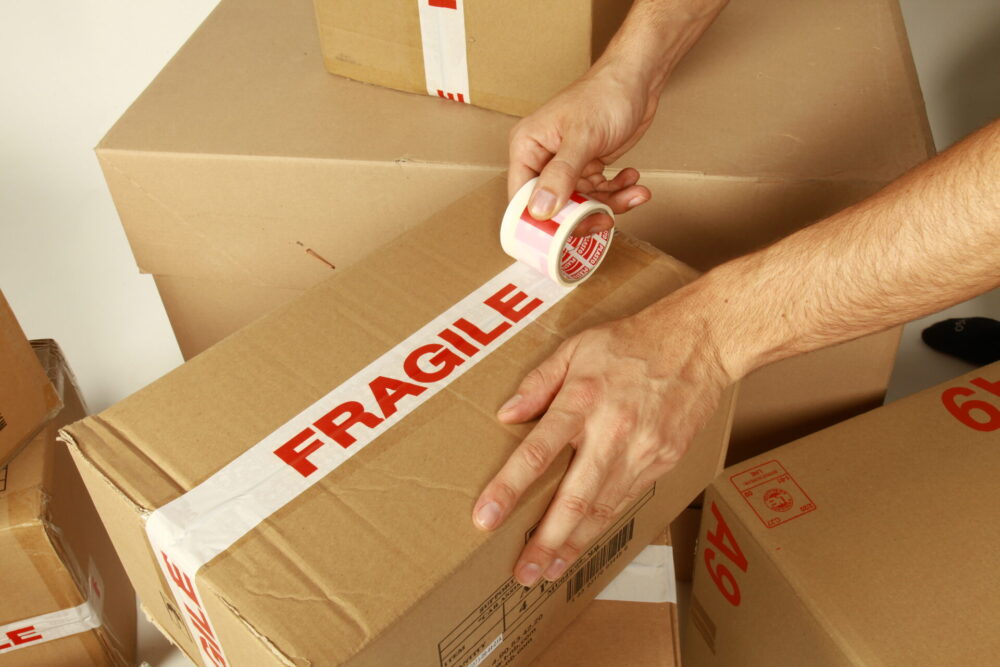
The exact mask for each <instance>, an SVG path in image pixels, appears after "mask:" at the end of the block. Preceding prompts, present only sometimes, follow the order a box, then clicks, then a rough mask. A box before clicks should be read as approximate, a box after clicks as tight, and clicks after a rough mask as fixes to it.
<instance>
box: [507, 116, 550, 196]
mask: <svg viewBox="0 0 1000 667" xmlns="http://www.w3.org/2000/svg"><path fill="white" fill-rule="evenodd" d="M528 132H529V131H528V130H526V129H522V126H520V125H518V126H517V127H515V128H514V131H513V132H512V133H511V140H510V147H509V149H508V156H509V164H508V168H507V198H508V199H511V198H512V197H513V196H514V193H516V192H517V191H518V190H520V189H521V186H522V185H524V184H525V183H527V182H528V181H530V180H531V179H533V178H534V177H535V176H538V174H539V173H541V171H542V168H543V167H544V166H545V164H546V163H547V162H548V161H549V159H550V158H552V153H551V152H550V151H549V150H548V149H547V148H545V147H544V146H542V145H541V144H540V143H538V141H537V140H535V139H534V138H532V136H531V135H530V134H529V133H528Z"/></svg>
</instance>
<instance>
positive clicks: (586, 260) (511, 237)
mask: <svg viewBox="0 0 1000 667" xmlns="http://www.w3.org/2000/svg"><path fill="white" fill-rule="evenodd" d="M536 181H538V179H537V178H533V179H531V180H530V181H528V182H527V183H525V184H524V185H523V186H521V189H520V190H518V191H517V194H515V195H514V197H513V199H511V200H510V203H509V204H508V205H507V211H506V212H505V213H504V214H503V222H502V223H501V224H500V245H501V246H503V250H504V252H505V253H507V254H508V255H510V256H511V257H513V258H514V259H516V260H519V261H522V262H524V263H525V264H528V265H529V266H531V267H533V268H535V269H536V270H538V271H540V272H541V273H543V274H545V275H547V276H548V277H549V278H551V279H552V280H554V281H555V282H557V283H559V284H560V285H563V286H564V287H570V286H572V285H576V284H578V283H581V282H583V281H584V280H586V279H587V278H589V277H590V276H591V275H592V274H593V273H594V271H596V270H597V267H598V266H600V265H601V262H602V261H604V256H605V255H607V254H608V247H609V246H610V245H611V238H612V236H613V230H607V231H603V232H600V233H598V234H591V235H590V236H572V233H573V230H574V229H576V227H577V225H579V224H580V223H581V222H582V221H583V220H584V219H585V218H588V217H590V216H592V215H595V214H597V213H605V214H607V215H609V216H611V219H612V220H614V217H615V215H614V213H613V212H612V211H611V208H610V207H609V206H608V205H607V204H604V203H602V202H599V201H597V200H596V199H591V198H590V197H588V196H586V195H584V194H580V193H579V192H574V193H573V194H572V196H571V197H570V200H569V202H567V203H566V206H564V207H563V208H562V209H561V210H560V211H559V212H558V213H556V214H555V215H554V216H552V218H551V219H550V220H536V219H535V218H533V217H531V214H530V213H529V212H528V198H529V197H531V193H532V191H533V190H534V188H535V182H536Z"/></svg>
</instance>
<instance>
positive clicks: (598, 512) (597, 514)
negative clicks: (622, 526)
mask: <svg viewBox="0 0 1000 667" xmlns="http://www.w3.org/2000/svg"><path fill="white" fill-rule="evenodd" d="M615 509H616V508H614V507H612V506H611V505H609V504H607V503H594V504H593V505H592V506H591V508H590V517H591V518H592V519H593V520H595V521H597V522H598V523H601V524H603V523H607V522H610V521H611V519H613V518H614V517H615Z"/></svg>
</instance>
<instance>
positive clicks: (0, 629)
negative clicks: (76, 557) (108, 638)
mask: <svg viewBox="0 0 1000 667" xmlns="http://www.w3.org/2000/svg"><path fill="white" fill-rule="evenodd" d="M103 610H104V583H103V582H102V581H101V577H100V575H99V574H98V573H97V568H95V567H94V564H93V563H91V564H90V572H89V576H88V580H87V601H86V602H84V603H83V604H78V605H77V606H75V607H70V608H69V609H60V610H59V611H53V612H49V613H48V614H41V615H39V616H35V617H33V618H26V619H24V620H21V621H14V622H13V623H7V624H6V625H0V657H2V656H3V655H4V654H5V653H12V652H13V651H17V650H19V649H22V648H31V647H32V646H38V645H39V644H44V643H45V642H51V641H55V640H56V639H62V638H63V637H69V636H71V635H76V634H79V633H81V632H87V631H89V630H93V629H94V628H99V627H101V619H102V612H103Z"/></svg>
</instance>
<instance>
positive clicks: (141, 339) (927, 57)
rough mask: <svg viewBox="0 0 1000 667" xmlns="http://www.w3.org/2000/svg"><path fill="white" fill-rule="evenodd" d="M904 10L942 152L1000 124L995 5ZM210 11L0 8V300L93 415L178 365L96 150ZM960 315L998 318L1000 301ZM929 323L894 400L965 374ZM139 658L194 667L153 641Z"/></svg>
mask: <svg viewBox="0 0 1000 667" xmlns="http://www.w3.org/2000/svg"><path fill="white" fill-rule="evenodd" d="M736 1H738V0H736ZM902 4H903V10H904V15H905V18H906V21H907V27H908V30H909V33H910V39H911V43H912V47H913V51H914V58H915V61H916V64H917V69H918V72H919V75H920V81H921V85H922V87H923V91H924V96H925V99H926V102H927V108H928V113H929V116H930V120H931V125H932V127H933V131H934V136H935V140H936V142H937V145H938V148H939V149H941V148H944V147H946V146H948V145H949V144H950V143H952V142H953V141H954V140H955V139H957V138H960V137H961V136H963V135H964V134H966V133H968V132H970V131H971V130H973V129H975V128H976V127H978V126H980V125H982V124H983V123H985V122H986V121H988V120H989V119H990V118H992V117H995V116H997V115H1000V79H998V76H997V72H1000V2H997V1H996V0H954V1H953V2H942V1H941V0H903V1H902ZM214 5H215V0H170V1H169V2H166V1H164V0H158V1H154V0H100V1H99V2H89V3H88V2H83V3H82V2H78V1H73V2H70V1H68V0H46V1H44V2H39V1H38V0H4V2H3V3H2V5H0V91H2V92H0V95H2V97H0V100H2V104H0V151H2V153H0V155H2V161H0V289H2V290H3V292H4V294H5V295H6V297H7V299H8V300H9V301H10V303H11V305H12V306H13V308H14V311H15V313H17V315H18V318H19V319H20V322H21V324H22V326H23V327H24V329H25V331H26V333H27V334H28V336H29V337H31V338H55V339H57V340H58V341H59V343H60V344H61V345H62V347H63V348H64V350H65V351H66V354H67V356H68V358H69V359H70V361H71V364H72V366H73V368H74V370H75V371H76V373H77V376H78V378H79V380H80V382H81V385H82V387H83V390H84V394H85V396H86V398H87V400H88V402H89V404H90V407H91V409H92V410H95V411H96V410H100V409H103V408H104V407H106V406H107V405H109V404H111V403H113V402H115V401H117V400H118V399H120V398H122V397H124V396H125V395H127V394H129V393H131V392H132V391H134V390H136V389H138V388H139V387H141V386H143V385H145V384H147V383H149V382H150V381H152V380H153V379H155V378H157V377H158V376H160V375H161V374H163V373H164V372H165V371H167V370H169V369H170V368H172V367H173V366H175V365H176V364H178V363H180V361H181V357H180V354H179V352H178V350H177V346H176V343H175V342H174V339H173V335H172V333H171V331H170V327H169V324H168V322H167V319H166V316H165V315H164V312H163V308H162V306H161V305H160V301H159V298H158V296H157V294H156V290H155V288H154V286H153V282H152V279H151V278H149V277H148V276H141V275H139V274H138V272H137V270H136V266H135V263H134V262H133V259H132V256H131V254H130V252H129V249H128V245H127V243H126V241H125V237H124V235H123V233H122V231H121V227H120V225H119V223H118V218H117V215H116V213H115V211H114V207H113V205H112V203H111V198H110V196H109V195H108V193H107V190H106V188H105V186H104V182H103V180H102V177H101V173H100V170H99V169H98V166H97V161H96V159H95V157H94V155H93V152H92V147H93V146H94V145H95V144H97V142H98V141H99V140H100V138H101V136H102V135H103V134H104V132H105V131H107V129H108V128H109V127H111V125H112V124H113V123H114V121H115V120H116V119H117V118H118V116H119V115H120V114H121V113H122V112H123V111H124V110H125V108H126V107H127V106H128V104H129V103H130V102H131V101H132V100H133V99H134V98H135V97H136V96H137V95H138V94H139V93H140V92H141V91H142V89H143V88H144V87H145V85H146V84H147V83H148V82H149V81H151V80H152V78H153V77H154V76H155V75H156V73H157V72H158V71H159V69H160V68H161V67H162V66H163V65H164V64H165V63H166V61H167V60H168V59H169V58H170V56H171V55H172V54H173V53H174V52H175V51H176V50H177V49H178V47H180V45H181V44H182V43H183V42H184V40H185V39H186V38H187V37H188V36H189V35H190V34H191V32H192V31H193V30H194V29H195V28H196V27H197V25H198V24H199V23H200V22H201V20H202V19H203V18H204V17H205V16H206V15H207V14H208V12H209V11H210V10H211V9H212V7H213V6H214ZM956 313H958V314H961V315H973V314H982V315H988V316H994V317H997V316H1000V292H993V293H991V294H989V295H986V296H983V297H980V298H979V299H976V300H973V301H972V302H970V303H968V304H963V305H961V306H958V307H956V308H954V309H951V311H950V312H949V314H950V315H954V314H956ZM937 319H939V317H938V316H935V317H931V318H928V319H927V321H928V322H932V321H936V320H937ZM925 325H926V323H916V324H915V325H911V326H908V327H907V330H906V332H905V334H904V340H903V344H902V347H901V349H900V355H899V360H898V362H897V366H896V370H895V374H894V378H893V383H892V386H891V387H890V399H892V398H896V397H899V396H902V395H906V394H908V393H910V392H912V391H915V390H917V389H921V388H923V387H926V386H930V385H932V384H935V383H937V382H940V381H943V380H945V379H947V378H949V377H952V376H954V375H957V374H959V373H961V372H964V371H965V370H967V369H968V368H969V366H968V365H966V364H963V363H962V362H959V361H957V360H951V359H949V358H946V357H943V356H942V355H937V354H934V353H932V352H930V351H928V350H927V349H925V348H924V347H923V346H922V344H921V343H920V342H919V329H920V328H922V326H925ZM146 631H147V632H149V630H148V628H147V629H146ZM148 636H151V635H147V637H148ZM144 657H146V659H148V660H149V661H150V662H152V663H153V664H154V665H166V664H184V661H183V658H180V657H179V656H172V657H171V656H170V655H169V654H168V653H166V652H164V651H163V650H162V647H157V646H156V645H154V644H152V643H150V642H149V641H147V642H146V652H145V656H144Z"/></svg>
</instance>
